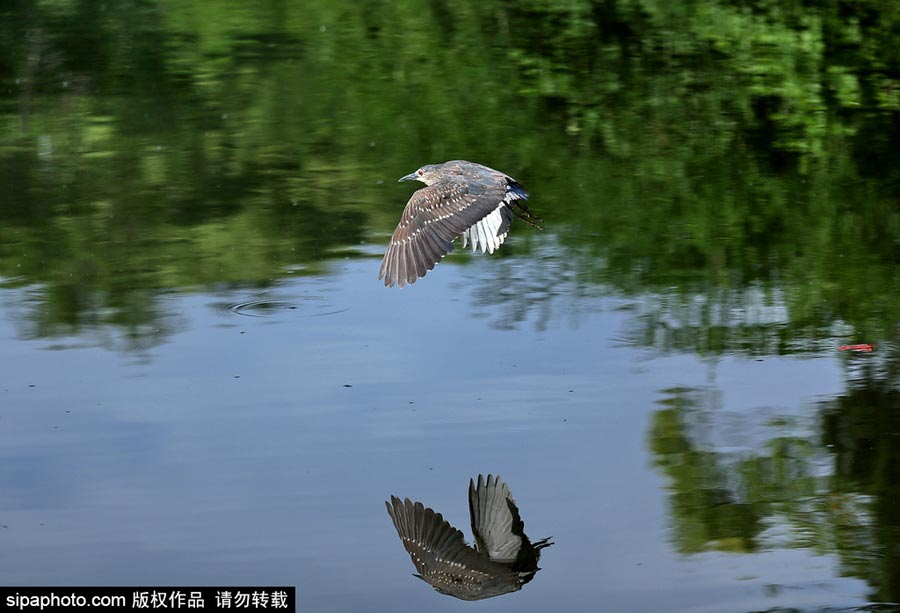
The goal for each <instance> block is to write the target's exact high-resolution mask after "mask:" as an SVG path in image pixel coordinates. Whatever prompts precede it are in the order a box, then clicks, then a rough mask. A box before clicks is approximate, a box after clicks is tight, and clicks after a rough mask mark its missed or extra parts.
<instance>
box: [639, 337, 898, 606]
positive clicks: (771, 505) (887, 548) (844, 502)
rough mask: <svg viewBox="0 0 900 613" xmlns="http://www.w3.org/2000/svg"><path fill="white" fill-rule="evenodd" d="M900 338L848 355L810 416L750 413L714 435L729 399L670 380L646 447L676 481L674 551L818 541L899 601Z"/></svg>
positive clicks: (882, 598)
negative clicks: (841, 378) (733, 441)
mask: <svg viewBox="0 0 900 613" xmlns="http://www.w3.org/2000/svg"><path fill="white" fill-rule="evenodd" d="M895 347H896V345H893V346H886V347H884V348H883V350H882V351H881V353H879V355H878V356H849V357H848V358H847V360H848V362H849V364H848V372H849V373H850V377H849V380H848V382H847V391H846V392H845V393H843V394H841V395H840V396H838V397H837V398H835V399H834V400H828V401H824V402H821V403H820V404H819V405H818V406H817V407H815V408H816V409H817V410H816V411H815V413H814V417H815V419H816V423H812V424H805V425H804V424H801V423H799V422H797V420H789V419H784V418H780V417H778V416H776V415H773V416H772V417H771V419H769V420H768V421H767V422H766V423H764V424H762V423H760V422H759V420H757V422H756V423H757V426H756V428H755V429H754V428H753V427H752V426H751V427H748V423H750V424H752V423H753V421H752V419H751V418H748V420H749V421H748V422H743V423H737V424H730V428H723V429H720V431H718V432H716V433H714V434H713V433H712V432H711V430H712V429H713V426H712V422H713V421H714V415H715V414H716V413H717V412H721V410H722V409H723V408H724V407H722V406H721V402H720V400H719V398H718V396H717V394H716V392H715V390H714V389H687V388H684V389H671V390H664V391H663V399H662V400H661V404H662V405H663V406H662V408H661V409H660V410H658V411H656V413H655V414H654V419H653V428H652V430H651V432H650V447H651V449H652V451H653V455H654V461H655V464H656V465H657V467H659V469H660V470H661V471H662V472H663V474H665V475H666V476H667V477H668V479H669V483H670V486H669V487H670V494H669V505H670V512H671V516H670V517H671V522H672V525H671V530H672V532H671V537H672V541H673V543H674V545H675V546H676V547H677V549H678V550H679V551H681V552H683V553H698V552H702V551H710V550H724V551H734V552H753V551H758V550H764V549H766V548H771V547H802V548H810V549H813V550H815V551H817V552H819V553H827V554H833V555H835V556H837V557H838V559H839V560H840V562H841V570H842V572H843V573H844V574H845V575H847V576H853V577H857V578H859V579H863V580H865V581H866V582H867V583H869V585H871V586H872V594H871V599H872V600H873V601H874V602H896V601H897V597H898V587H900V570H898V569H900V566H898V559H897V550H898V545H897V544H898V542H900V522H898V518H897V513H896V500H897V499H898V496H900V491H898V489H897V488H898V483H900V480H898V478H897V476H896V475H897V474H898V472H900V454H898V452H897V450H896V447H897V446H896V444H895V440H894V439H895V438H896V436H897V432H898V431H900V423H898V422H897V420H898V417H897V416H898V411H900V394H898V389H897V381H898V377H897V375H898V369H897V366H898V359H897V351H896V349H895ZM719 419H721V414H720V415H719ZM723 431H724V432H728V431H732V432H740V434H737V435H736V438H737V439H738V440H739V441H741V442H742V443H743V445H742V446H741V447H739V448H737V449H735V448H731V447H729V445H728V443H727V441H726V442H725V443H723V441H722V437H723ZM757 441H758V442H757ZM748 442H749V444H748Z"/></svg>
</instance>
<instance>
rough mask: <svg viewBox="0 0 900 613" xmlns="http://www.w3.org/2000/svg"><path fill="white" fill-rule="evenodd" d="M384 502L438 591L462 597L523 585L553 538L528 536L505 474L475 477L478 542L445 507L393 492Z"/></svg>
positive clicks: (423, 575) (472, 500) (472, 506)
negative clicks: (430, 505)
mask: <svg viewBox="0 0 900 613" xmlns="http://www.w3.org/2000/svg"><path fill="white" fill-rule="evenodd" d="M384 504H385V505H386V506H387V511H388V514H389V515H390V516H391V519H392V520H393V522H394V527H395V528H396V529H397V534H398V535H399V536H400V540H401V541H402V542H403V547H404V548H405V549H406V551H407V552H408V553H409V556H410V558H412V561H413V564H414V565H415V567H416V570H417V571H418V572H419V574H418V575H415V576H416V577H418V578H419V579H422V580H423V581H426V582H427V583H430V584H431V586H432V587H434V589H435V590H437V591H438V592H440V593H442V594H447V595H448V596H455V597H456V598H460V599H462V600H482V599H484V598H491V597H493V596H500V595H501V594H508V593H509V592H516V591H518V590H520V589H522V586H523V585H525V584H526V583H528V582H529V581H531V580H532V579H533V578H534V576H535V574H537V571H538V570H540V569H539V568H538V560H540V558H541V549H543V548H544V547H549V546H550V545H552V544H553V543H552V542H551V541H550V539H549V538H545V539H542V540H540V541H537V542H535V543H532V542H531V541H529V540H528V537H527V536H526V535H525V532H524V527H525V524H524V522H523V521H522V518H521V517H520V516H519V508H518V507H517V506H516V501H515V500H513V497H512V495H511V494H510V493H509V487H508V486H507V485H506V483H504V481H503V479H501V478H500V477H499V476H492V475H488V476H487V478H486V479H485V478H484V476H483V475H478V483H477V484H476V483H475V482H474V481H473V480H471V479H470V480H469V516H470V518H471V521H472V532H474V533H475V546H474V547H470V546H469V545H466V543H465V540H464V537H463V533H462V532H461V531H460V530H457V529H456V528H454V527H453V526H451V525H450V523H449V522H447V520H445V519H444V518H443V516H442V515H441V514H440V513H435V512H434V511H433V510H432V509H430V508H428V507H426V506H424V505H423V504H422V503H421V502H412V501H411V500H410V499H409V498H407V499H405V500H403V501H401V500H400V499H399V498H397V497H396V496H391V501H390V502H385V503H384Z"/></svg>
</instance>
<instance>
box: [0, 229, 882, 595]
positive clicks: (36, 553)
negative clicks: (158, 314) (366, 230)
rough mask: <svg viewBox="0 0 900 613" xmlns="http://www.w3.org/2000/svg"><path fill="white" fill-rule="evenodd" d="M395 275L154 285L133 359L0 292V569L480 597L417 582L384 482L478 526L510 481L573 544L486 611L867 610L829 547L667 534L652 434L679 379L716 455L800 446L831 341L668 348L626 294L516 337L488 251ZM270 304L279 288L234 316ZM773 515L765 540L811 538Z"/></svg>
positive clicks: (369, 268)
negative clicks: (692, 350) (494, 486)
mask: <svg viewBox="0 0 900 613" xmlns="http://www.w3.org/2000/svg"><path fill="white" fill-rule="evenodd" d="M373 249H374V247H373ZM503 264H504V265H508V266H510V267H512V268H518V267H523V268H526V269H527V268H528V267H529V266H532V263H530V262H529V261H528V260H525V259H522V260H519V259H514V260H512V261H508V262H504V263H503ZM377 265H378V261H377V260H376V259H371V258H370V259H356V260H338V261H335V262H332V264H331V266H330V267H329V268H330V274H328V275H322V276H319V277H313V278H298V279H296V280H292V281H285V282H284V283H280V284H278V285H276V286H275V287H272V288H270V289H268V290H265V291H264V292H253V291H232V292H222V293H217V294H208V293H195V294H185V295H174V296H169V297H163V298H162V299H161V303H162V304H161V307H162V308H163V310H165V311H166V312H167V313H170V314H171V317H172V318H173V319H175V320H176V321H177V325H175V326H173V328H174V330H175V331H174V332H173V333H172V334H171V335H170V336H169V337H168V338H167V339H166V341H165V342H164V343H162V344H160V345H159V346H156V347H153V348H152V349H148V350H147V351H145V352H140V353H138V354H123V353H119V352H116V351H111V350H108V349H106V348H104V347H102V346H101V345H103V344H110V343H111V344H113V345H115V344H116V343H117V342H118V341H117V339H116V338H110V337H109V336H107V335H103V334H100V333H99V332H98V334H95V335H92V334H84V335H82V336H79V337H72V338H68V339H54V340H53V341H48V340H45V339H34V340H27V339H23V338H22V337H21V336H20V334H19V333H18V332H17V325H19V324H20V322H18V321H17V320H16V317H15V309H6V310H4V315H3V320H2V328H0V352H2V361H3V363H4V364H5V365H6V367H5V368H4V374H3V379H2V390H0V392H2V394H3V406H4V412H3V416H2V424H3V431H4V436H3V438H2V441H0V459H2V469H0V483H2V490H3V497H2V500H3V504H2V512H0V521H2V523H3V524H4V528H3V529H2V533H0V538H2V539H3V547H4V550H5V555H4V559H5V560H6V562H4V563H2V564H0V581H2V582H3V583H8V584H30V583H45V584H96V583H119V584H185V583H194V584H205V583H207V584H228V583H243V584H253V583H260V584H266V583H268V584H277V583H285V584H296V585H297V586H298V593H299V594H300V603H301V609H302V610H306V611H348V610H375V611H388V610H397V609H398V608H400V609H402V610H422V609H424V608H428V609H433V610H447V611H450V610H458V609H460V608H461V607H463V606H473V605H467V604H465V603H462V602H459V601H455V600H454V599H452V598H449V597H446V596H441V595H438V594H436V593H435V592H434V591H433V590H432V589H431V588H430V587H429V586H427V585H426V584H424V583H422V582H420V581H418V580H416V579H414V578H413V577H411V576H410V575H411V573H412V572H413V567H412V564H411V562H410V560H409V557H408V555H407V554H406V553H405V552H404V551H403V548H402V546H401V544H400V542H399V540H398V539H397V537H396V534H395V533H394V530H393V526H392V525H391V524H390V521H389V518H388V516H387V514H386V513H385V510H384V505H383V500H385V499H387V498H388V497H389V495H391V494H396V495H400V496H401V497H405V496H408V497H411V498H413V499H415V500H420V501H423V502H424V503H425V504H427V505H429V506H432V507H433V508H435V509H436V510H438V511H441V512H442V513H443V514H444V516H445V517H446V518H447V519H448V521H450V522H451V523H453V524H454V525H455V526H457V527H460V528H462V529H463V530H464V532H466V533H467V534H468V533H469V528H468V511H467V508H466V496H465V492H466V486H467V483H468V479H469V477H470V476H474V475H477V474H478V473H487V472H494V473H499V474H501V475H503V476H504V478H505V479H506V480H507V482H508V483H509V484H510V487H511V490H512V492H513V495H514V496H515V497H516V500H517V501H518V503H519V506H520V509H521V511H522V517H523V519H524V520H525V525H526V530H527V531H528V533H529V535H530V536H532V538H541V537H543V536H550V535H552V536H553V537H554V539H555V541H556V545H555V546H553V547H551V548H549V549H547V550H545V551H544V555H543V557H542V560H541V566H542V568H543V570H542V571H541V572H539V573H538V575H537V576H536V578H535V579H534V580H533V581H532V582H531V583H530V584H528V585H526V586H525V587H524V589H523V591H522V592H520V593H517V594H513V595H510V596H505V597H501V598H496V599H492V600H488V601H484V602H483V603H481V605H478V606H480V607H481V608H483V609H484V610H512V609H515V610H528V611H546V610H548V609H550V608H552V607H562V608H563V609H564V610H570V611H593V610H597V609H598V608H601V609H606V610H614V611H641V610H682V611H721V610H739V609H748V610H749V609H760V608H769V607H775V606H781V607H788V606H796V607H801V606H826V605H827V606H849V605H853V604H859V603H861V602H864V601H865V594H866V586H865V584H864V583H863V582H861V581H859V580H857V579H852V578H843V577H841V576H840V569H839V564H838V562H837V560H836V558H835V556H834V555H829V554H822V553H818V552H816V551H815V550H814V549H813V548H781V547H778V546H777V545H773V546H771V547H765V548H763V549H761V550H760V551H758V552H756V553H750V554H748V553H733V554H730V553H716V552H707V553H704V554H702V555H679V553H677V552H676V551H673V546H672V522H673V519H672V518H671V517H670V516H669V513H668V512H667V508H668V502H667V500H668V499H669V498H670V497H671V496H672V495H673V492H672V490H671V488H670V483H669V482H668V481H667V479H666V478H665V477H664V476H663V475H662V474H661V473H660V471H659V470H657V469H655V468H654V466H653V462H652V461H651V454H650V453H649V450H648V447H649V440H648V439H649V437H650V434H651V422H652V420H653V416H654V413H655V412H658V411H660V409H661V407H662V406H663V405H661V402H663V400H664V399H665V398H666V396H667V393H666V391H665V390H671V389H672V388H693V389H694V390H695V391H696V393H698V394H699V395H700V396H702V397H704V398H706V399H707V402H708V403H710V404H711V405H712V406H700V408H699V409H697V410H696V417H697V419H698V420H699V422H702V423H698V425H697V427H696V428H695V431H694V436H697V437H698V438H699V439H700V440H697V441H695V444H697V445H698V446H702V447H704V448H708V449H718V450H720V451H722V452H723V453H724V454H728V453H735V454H738V455H739V454H740V453H742V452H745V453H750V452H751V451H752V450H754V449H757V448H759V447H760V446H764V445H765V444H766V442H767V441H770V440H771V439H773V438H776V437H778V436H782V435H785V433H786V432H787V433H791V434H794V435H798V436H807V435H809V432H807V430H808V428H814V427H815V425H814V423H812V420H811V412H812V406H813V405H814V403H816V402H817V401H818V400H819V399H821V398H827V397H830V396H833V395H836V394H839V393H840V392H841V389H842V383H841V370H840V366H839V364H838V360H837V358H836V356H818V357H814V358H805V359H799V358H792V357H769V358H766V359H764V360H755V359H750V358H737V357H724V358H720V359H709V360H702V359H698V358H697V357H694V356H689V355H678V354H676V355H668V356H667V355H656V354H654V353H653V352H650V351H647V350H642V349H638V348H634V347H631V346H628V345H627V344H626V343H623V342H622V336H623V330H625V329H627V327H628V324H629V321H630V320H631V319H633V318H634V317H635V309H634V305H633V304H632V303H631V302H630V301H629V300H625V299H623V298H621V297H618V296H616V294H615V293H614V292H608V293H604V292H598V293H599V294H600V295H599V296H597V297H585V298H579V297H576V296H554V297H552V298H551V299H550V301H551V302H552V304H553V307H554V308H553V311H552V315H551V316H550V317H548V318H546V319H541V320H540V325H536V324H537V323H538V321H537V320H538V319H539V318H538V316H537V315H535V316H533V317H529V318H528V319H526V320H525V321H523V322H521V323H520V324H518V325H515V326H514V327H513V328H512V329H505V328H504V326H503V325H501V324H503V322H504V321H505V319H506V316H507V313H506V309H505V307H504V305H498V306H478V305H476V304H473V296H475V295H477V293H478V292H479V291H482V290H483V291H488V292H489V291H491V290H490V287H491V283H492V278H493V276H494V275H493V271H492V267H494V266H496V265H497V261H496V260H494V259H491V258H487V257H480V258H476V259H475V261H474V262H473V265H471V266H466V267H458V266H455V265H454V264H453V263H450V262H445V263H443V264H441V265H440V266H439V267H438V268H437V269H436V271H435V272H434V273H432V274H430V275H429V276H428V277H426V279H425V280H424V281H423V282H421V283H418V284H416V285H415V286H414V287H413V288H412V289H406V290H403V291H396V290H395V291H390V290H386V289H385V288H383V287H381V286H380V284H378V283H376V282H375V280H374V276H375V273H376V271H377ZM27 295H28V290H27V289H19V290H5V291H4V295H3V301H4V303H6V304H20V303H22V302H23V301H24V300H25V299H26V298H27ZM252 301H267V302H268V303H269V304H277V305H279V306H278V307H273V308H270V309H269V310H266V311H260V310H255V311H254V310H252V309H249V310H248V309H244V310H239V311H238V312H237V313H236V312H235V311H234V310H229V309H228V308H223V305H234V304H245V303H248V302H252ZM250 312H252V313H254V314H255V315H259V316H255V317H254V316H248V315H247V313H250ZM101 332H102V331H101ZM36 373H40V374H36ZM448 373H454V374H453V376H449V375H448ZM701 404H702V403H701ZM779 420H780V421H779ZM773 423H779V424H780V425H774V426H773V425H772V424H773ZM785 424H788V425H785ZM673 457H674V456H673ZM826 472H827V469H826ZM766 521H767V523H768V524H770V526H769V528H768V530H769V531H770V532H771V533H772V537H771V540H772V543H776V542H777V541H778V536H777V535H778V533H780V532H785V531H790V530H793V529H796V528H792V527H791V525H790V522H789V521H787V520H786V519H785V518H783V517H779V516H778V515H777V514H775V515H772V516H770V517H768V518H767V519H766Z"/></svg>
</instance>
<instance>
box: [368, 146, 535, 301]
mask: <svg viewBox="0 0 900 613" xmlns="http://www.w3.org/2000/svg"><path fill="white" fill-rule="evenodd" d="M400 181H421V182H422V183H424V184H425V187H423V188H422V189H420V190H418V191H416V192H415V193H414V194H413V195H412V197H411V198H410V199H409V202H408V203H406V208H404V209H403V215H401V217H400V223H399V224H398V225H397V229H396V230H394V234H393V236H391V243H390V245H388V248H387V252H386V253H385V254H384V259H383V260H382V261H381V270H380V271H379V272H378V279H379V280H380V279H384V284H385V285H386V286H388V287H393V286H394V285H398V286H400V287H403V286H404V285H406V284H410V283H415V282H416V279H418V278H419V277H424V276H425V274H426V273H427V272H428V271H429V270H431V269H432V268H434V265H435V264H437V263H438V262H440V261H441V258H443V257H444V256H445V255H447V254H448V253H450V252H451V251H452V250H453V241H455V240H456V239H457V238H459V237H462V246H463V248H465V247H466V245H469V244H471V246H472V251H481V252H482V253H485V252H487V253H494V250H496V249H497V248H498V247H499V246H500V245H501V244H503V241H504V240H506V235H507V234H508V233H509V225H510V223H511V222H512V220H513V219H514V218H516V217H518V218H519V219H522V220H523V221H525V222H526V223H528V224H529V225H532V226H534V227H536V228H538V229H540V226H539V225H537V222H540V221H541V220H540V219H538V218H537V217H535V216H534V215H532V214H531V213H530V212H529V210H528V207H527V206H525V200H526V199H527V198H528V192H526V191H525V188H523V187H522V186H521V185H520V184H519V182H518V181H516V180H515V179H513V178H512V177H510V176H509V175H507V174H505V173H502V172H500V171H499V170H494V169H493V168H488V167H487V166H482V165H481V164H476V163H474V162H467V161H465V160H453V161H450V162H444V163H443V164H427V165H425V166H422V167H421V168H419V169H418V170H416V171H415V172H413V173H410V174H408V175H406V176H405V177H402V178H401V179H400Z"/></svg>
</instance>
